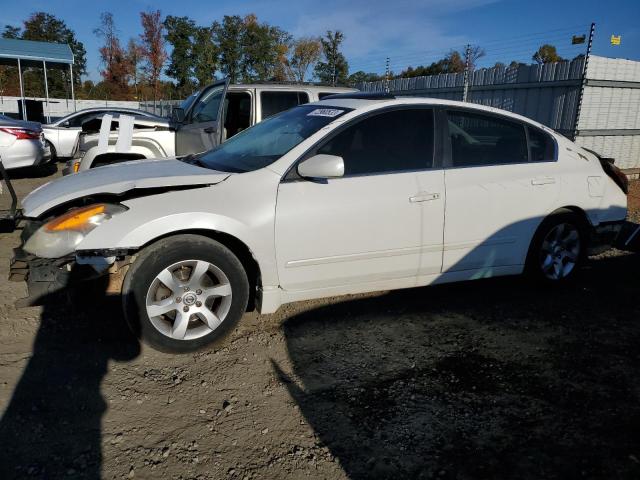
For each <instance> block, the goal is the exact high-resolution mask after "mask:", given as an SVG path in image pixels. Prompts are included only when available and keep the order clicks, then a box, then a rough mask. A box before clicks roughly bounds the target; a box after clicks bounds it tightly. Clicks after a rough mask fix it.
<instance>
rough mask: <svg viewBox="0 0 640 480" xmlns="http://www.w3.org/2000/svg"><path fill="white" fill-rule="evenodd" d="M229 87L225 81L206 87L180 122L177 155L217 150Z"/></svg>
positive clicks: (177, 129)
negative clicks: (215, 148) (214, 148)
mask: <svg viewBox="0 0 640 480" xmlns="http://www.w3.org/2000/svg"><path fill="white" fill-rule="evenodd" d="M228 87H229V79H228V78H225V79H224V80H220V81H218V82H215V83H212V84H211V85H209V86H207V87H205V88H204V89H203V90H202V91H201V92H200V94H199V95H198V97H197V98H196V99H195V100H194V101H193V102H192V103H191V105H190V106H189V108H188V110H187V111H186V112H180V115H181V116H182V117H183V118H180V119H177V120H178V122H179V123H178V125H177V128H176V155H187V154H189V153H200V152H205V151H207V150H211V149H212V148H213V147H215V146H217V145H218V144H219V143H220V141H221V138H222V128H223V125H224V119H223V118H222V109H223V106H224V98H225V95H226V93H227V88H228Z"/></svg>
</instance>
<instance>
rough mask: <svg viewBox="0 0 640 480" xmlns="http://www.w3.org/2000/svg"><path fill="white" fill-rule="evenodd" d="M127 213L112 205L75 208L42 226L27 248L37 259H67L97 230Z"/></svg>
mask: <svg viewBox="0 0 640 480" xmlns="http://www.w3.org/2000/svg"><path fill="white" fill-rule="evenodd" d="M126 210H127V208H126V207H123V206H122V205H112V204H109V203H97V204H93V205H87V206H86V207H80V208H74V209H72V210H69V211H68V212H67V213H65V214H63V215H60V216H59V217H56V218H54V219H52V220H49V221H48V222H47V223H45V224H44V225H42V226H41V227H40V228H39V229H38V230H37V231H36V232H35V233H34V234H33V235H32V236H31V237H30V238H29V239H28V240H27V243H25V245H24V249H25V250H26V251H27V252H29V253H32V254H33V255H35V256H37V257H42V258H59V257H64V256H65V255H68V254H70V253H72V252H73V251H74V250H75V248H76V246H77V245H78V244H79V243H80V242H81V241H82V240H83V239H84V237H85V236H86V235H87V234H88V233H89V232H91V231H92V230H93V229H94V228H96V227H97V226H99V225H100V224H102V223H103V222H105V221H107V220H109V219H110V218H111V217H113V216H114V215H117V214H118V213H122V212H124V211H126Z"/></svg>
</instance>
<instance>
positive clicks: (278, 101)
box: [260, 92, 309, 120]
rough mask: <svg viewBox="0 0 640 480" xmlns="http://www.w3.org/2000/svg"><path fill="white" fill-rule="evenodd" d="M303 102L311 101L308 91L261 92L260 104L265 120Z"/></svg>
mask: <svg viewBox="0 0 640 480" xmlns="http://www.w3.org/2000/svg"><path fill="white" fill-rule="evenodd" d="M303 103H309V95H307V93H306V92H261V93H260V105H261V107H262V119H263V120H264V119H265V118H267V117H270V116H271V115H275V114H276V113H280V112H284V111H285V110H289V109H290V108H293V107H297V106H298V105H302V104H303Z"/></svg>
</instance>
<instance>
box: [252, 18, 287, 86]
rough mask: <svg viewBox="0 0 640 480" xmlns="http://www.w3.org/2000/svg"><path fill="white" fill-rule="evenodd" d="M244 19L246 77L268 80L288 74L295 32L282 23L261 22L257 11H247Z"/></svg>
mask: <svg viewBox="0 0 640 480" xmlns="http://www.w3.org/2000/svg"><path fill="white" fill-rule="evenodd" d="M243 23H244V30H243V32H242V35H241V39H242V41H241V42H242V43H241V45H242V56H241V61H240V71H241V74H242V79H243V81H245V82H251V81H254V80H260V81H264V80H272V79H275V77H276V76H280V77H282V76H283V75H284V76H286V73H285V74H283V72H284V70H285V69H284V67H285V66H286V52H287V50H288V45H289V43H290V42H291V36H290V35H289V34H288V33H287V32H285V31H284V30H282V29H281V28H279V27H274V26H271V25H269V24H268V23H259V22H258V19H257V17H256V16H255V15H254V14H249V15H247V16H246V17H245V18H244V21H243ZM280 79H282V78H280Z"/></svg>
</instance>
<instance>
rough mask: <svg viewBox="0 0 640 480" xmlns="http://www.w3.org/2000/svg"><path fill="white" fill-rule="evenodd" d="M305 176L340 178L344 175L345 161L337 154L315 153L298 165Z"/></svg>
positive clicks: (300, 172)
mask: <svg viewBox="0 0 640 480" xmlns="http://www.w3.org/2000/svg"><path fill="white" fill-rule="evenodd" d="M298 174H300V176H301V177H304V178H338V177H342V176H343V175H344V161H343V160H342V157H338V156H337V155H325V154H320V155H314V156H313V157H311V158H307V159H306V160H305V161H303V162H302V163H300V165H298Z"/></svg>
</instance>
